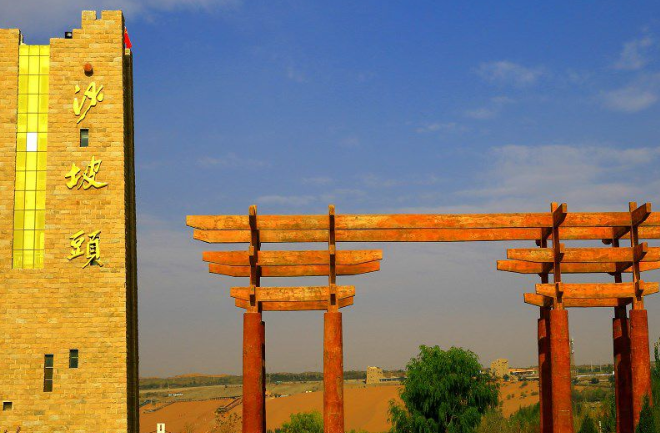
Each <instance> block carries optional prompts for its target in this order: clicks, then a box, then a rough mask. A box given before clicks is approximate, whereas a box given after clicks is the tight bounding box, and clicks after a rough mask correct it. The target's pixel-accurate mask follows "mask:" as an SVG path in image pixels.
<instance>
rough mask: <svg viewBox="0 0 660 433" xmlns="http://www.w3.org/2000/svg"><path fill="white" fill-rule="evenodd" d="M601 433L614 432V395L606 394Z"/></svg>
mask: <svg viewBox="0 0 660 433" xmlns="http://www.w3.org/2000/svg"><path fill="white" fill-rule="evenodd" d="M602 423H603V424H602V426H603V433H615V432H616V400H615V396H614V393H611V394H608V396H607V398H606V399H605V402H604V404H603V421H602Z"/></svg>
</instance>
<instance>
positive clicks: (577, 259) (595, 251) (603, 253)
mask: <svg viewBox="0 0 660 433" xmlns="http://www.w3.org/2000/svg"><path fill="white" fill-rule="evenodd" d="M506 256H507V258H509V259H513V260H523V261H527V262H535V263H553V261H554V253H553V251H552V248H514V249H509V250H507V254H506ZM634 258H637V259H638V260H639V261H642V262H657V261H660V247H649V246H648V244H647V243H646V242H644V243H642V244H640V245H638V246H637V247H635V248H623V247H622V248H565V249H564V254H563V256H562V259H561V262H562V265H563V264H564V263H626V262H632V261H633V259H634ZM562 270H563V267H562Z"/></svg>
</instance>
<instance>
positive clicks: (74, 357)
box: [69, 349, 78, 368]
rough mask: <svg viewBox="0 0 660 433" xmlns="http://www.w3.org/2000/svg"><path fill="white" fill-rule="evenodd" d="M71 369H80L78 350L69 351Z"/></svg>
mask: <svg viewBox="0 0 660 433" xmlns="http://www.w3.org/2000/svg"><path fill="white" fill-rule="evenodd" d="M69 368H78V349H71V350H69Z"/></svg>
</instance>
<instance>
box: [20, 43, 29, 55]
mask: <svg viewBox="0 0 660 433" xmlns="http://www.w3.org/2000/svg"><path fill="white" fill-rule="evenodd" d="M28 54H30V46H29V45H23V44H21V45H20V46H19V47H18V55H19V56H21V57H23V56H27V55H28Z"/></svg>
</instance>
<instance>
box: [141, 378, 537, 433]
mask: <svg viewBox="0 0 660 433" xmlns="http://www.w3.org/2000/svg"><path fill="white" fill-rule="evenodd" d="M525 383H526V384H525ZM399 389H400V387H399V386H395V385H384V386H369V387H366V386H364V385H361V386H347V387H346V388H345V389H344V398H345V411H346V412H345V415H346V430H351V429H362V430H366V431H369V432H385V431H387V430H388V429H389V427H390V425H389V422H388V421H387V409H388V407H389V401H390V400H392V399H394V400H397V401H399ZM500 400H501V401H502V412H503V413H504V415H505V416H509V415H511V414H512V413H513V412H515V411H517V410H518V409H519V408H521V407H524V406H530V405H533V404H535V403H537V402H538V401H539V398H538V383H537V382H516V383H503V384H502V385H501V387H500ZM226 404H227V401H222V400H205V401H195V402H180V403H174V404H172V405H169V406H167V407H165V408H164V409H161V410H159V411H157V412H153V413H144V411H141V415H140V433H150V432H153V431H155V430H156V423H158V422H164V423H165V426H166V429H167V431H169V432H172V433H193V432H194V433H208V432H209V431H210V430H211V428H212V427H213V425H214V422H215V410H216V409H217V408H218V407H220V406H224V405H226ZM149 407H150V406H149V405H148V406H146V408H149ZM241 410H242V408H241V406H237V407H236V408H235V409H234V410H232V412H233V413H238V414H240V413H241ZM322 410H323V393H322V392H320V391H315V392H309V393H306V392H303V393H300V394H295V395H290V396H288V397H280V398H269V399H268V400H267V402H266V414H267V425H268V428H269V429H274V428H276V427H279V426H281V425H282V423H284V422H286V421H288V420H289V418H290V416H291V414H292V413H298V412H310V411H318V412H322Z"/></svg>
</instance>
